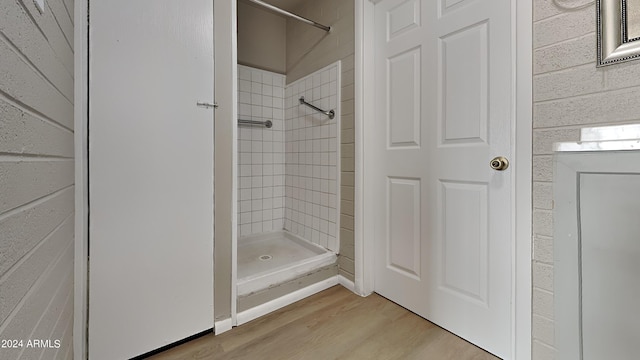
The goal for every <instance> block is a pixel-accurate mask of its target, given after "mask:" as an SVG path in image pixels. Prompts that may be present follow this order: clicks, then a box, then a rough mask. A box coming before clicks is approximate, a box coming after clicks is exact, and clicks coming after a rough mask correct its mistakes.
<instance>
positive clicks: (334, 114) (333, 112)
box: [299, 96, 336, 119]
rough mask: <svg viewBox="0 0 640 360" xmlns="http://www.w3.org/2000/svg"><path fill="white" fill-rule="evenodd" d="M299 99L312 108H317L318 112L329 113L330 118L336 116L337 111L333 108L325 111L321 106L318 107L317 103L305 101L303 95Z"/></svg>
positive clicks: (301, 102)
mask: <svg viewBox="0 0 640 360" xmlns="http://www.w3.org/2000/svg"><path fill="white" fill-rule="evenodd" d="M299 101H300V104H302V105H307V106H308V107H310V108H312V109H313V110H315V111H317V112H321V113H323V114H325V115H327V116H328V117H329V119H333V118H334V117H335V116H336V112H335V111H333V110H329V111H325V110H322V109H320V108H319V107H317V106H315V105H312V104H309V103H308V102H306V101H304V96H301V97H300V99H299Z"/></svg>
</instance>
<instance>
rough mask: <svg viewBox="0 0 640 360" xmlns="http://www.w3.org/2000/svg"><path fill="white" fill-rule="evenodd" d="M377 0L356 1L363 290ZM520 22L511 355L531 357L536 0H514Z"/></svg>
mask: <svg viewBox="0 0 640 360" xmlns="http://www.w3.org/2000/svg"><path fill="white" fill-rule="evenodd" d="M374 2H375V1H372V0H356V5H355V6H356V8H355V10H356V11H355V33H356V40H355V41H356V57H355V59H356V61H355V68H356V71H355V76H356V84H355V90H356V116H355V129H356V134H355V136H356V148H355V150H356V154H355V155H356V158H355V159H356V184H355V187H356V189H355V210H356V218H355V227H356V234H355V263H356V270H355V271H356V276H355V287H356V289H357V292H358V293H359V294H361V295H368V294H369V293H371V292H372V291H373V290H374V285H375V279H374V264H373V252H374V249H373V244H372V243H370V242H369V241H367V239H373V227H372V226H366V225H365V224H366V223H367V221H370V220H369V219H372V209H373V207H372V206H369V207H367V206H366V205H367V204H366V198H365V194H368V193H370V192H371V191H370V189H369V187H368V185H367V184H366V183H365V182H364V178H365V169H366V168H369V167H371V166H376V164H375V159H372V158H367V157H366V155H365V154H366V153H365V150H364V149H366V148H368V147H370V144H369V142H370V140H368V137H367V136H365V135H367V134H368V131H366V130H365V128H364V119H368V118H372V116H373V111H372V108H373V105H374V101H375V99H374V86H373V84H372V83H371V82H372V81H373V78H374V75H375V73H374V66H373V65H374V64H373V56H372V55H373V53H372V52H373V50H374V48H373V44H372V40H373V34H374V32H373V11H374V6H375V5H374ZM512 6H513V10H512V11H513V13H512V14H513V19H514V21H515V26H516V34H515V35H514V39H513V40H514V41H513V43H514V44H515V48H514V50H513V51H514V52H515V54H516V56H515V57H514V59H513V67H514V72H515V75H516V76H515V79H514V91H515V105H514V109H513V113H514V115H515V116H516V119H517V121H516V122H515V124H516V126H515V129H513V134H512V136H513V139H514V141H515V149H514V152H515V154H514V157H515V159H514V160H515V161H514V168H515V171H514V172H513V173H514V179H513V180H514V181H513V184H514V192H513V196H514V208H515V212H514V215H513V220H514V229H513V233H514V238H515V239H516V241H515V244H514V245H515V246H514V248H513V256H514V265H513V277H512V278H513V297H514V300H513V304H514V306H513V313H512V315H513V316H512V317H513V324H512V326H513V328H512V346H511V347H512V358H514V359H518V360H527V359H531V309H532V305H531V285H532V282H531V256H532V252H531V246H532V230H531V219H532V214H531V213H532V212H531V207H532V203H531V194H532V171H531V164H532V145H531V144H532V125H533V120H532V118H533V110H532V106H533V105H532V83H533V75H532V71H531V68H532V50H531V49H532V43H533V37H532V21H533V20H532V0H519V1H515V0H513V1H512Z"/></svg>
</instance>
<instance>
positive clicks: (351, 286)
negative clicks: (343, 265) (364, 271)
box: [338, 275, 360, 295]
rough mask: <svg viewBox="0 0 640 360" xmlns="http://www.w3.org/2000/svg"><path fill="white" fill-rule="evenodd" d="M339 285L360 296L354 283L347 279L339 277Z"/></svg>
mask: <svg viewBox="0 0 640 360" xmlns="http://www.w3.org/2000/svg"><path fill="white" fill-rule="evenodd" d="M338 283H339V284H340V285H342V286H344V287H345V288H347V290H349V291H351V292H352V293H355V294H357V295H360V294H358V293H357V292H356V284H355V283H354V282H353V281H351V280H349V279H347V278H346V277H344V276H342V275H338Z"/></svg>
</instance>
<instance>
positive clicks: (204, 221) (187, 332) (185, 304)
mask: <svg viewBox="0 0 640 360" xmlns="http://www.w3.org/2000/svg"><path fill="white" fill-rule="evenodd" d="M90 5H91V7H90V9H91V10H90V12H91V14H90V15H91V25H90V116H89V119H90V120H89V164H90V166H89V186H90V187H89V201H90V230H89V247H90V261H89V271H90V283H89V331H88V336H89V346H88V348H89V358H90V359H92V360H99V359H110V360H111V359H127V358H131V357H134V356H137V355H140V354H143V353H146V352H149V351H151V350H154V349H157V348H160V347H162V346H164V345H167V344H170V343H173V342H175V341H178V340H181V339H184V338H186V337H189V336H191V335H194V334H197V333H199V332H202V331H204V330H207V329H211V328H212V327H213V110H212V109H204V108H199V107H196V102H198V101H204V102H213V1H211V0H190V1H174V0H143V1H128V0H108V1H91V4H90Z"/></svg>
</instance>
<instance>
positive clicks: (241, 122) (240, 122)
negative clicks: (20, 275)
mask: <svg viewBox="0 0 640 360" xmlns="http://www.w3.org/2000/svg"><path fill="white" fill-rule="evenodd" d="M238 125H260V126H264V127H266V128H267V129H271V127H272V126H273V122H271V120H267V121H259V120H244V119H238Z"/></svg>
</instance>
